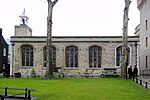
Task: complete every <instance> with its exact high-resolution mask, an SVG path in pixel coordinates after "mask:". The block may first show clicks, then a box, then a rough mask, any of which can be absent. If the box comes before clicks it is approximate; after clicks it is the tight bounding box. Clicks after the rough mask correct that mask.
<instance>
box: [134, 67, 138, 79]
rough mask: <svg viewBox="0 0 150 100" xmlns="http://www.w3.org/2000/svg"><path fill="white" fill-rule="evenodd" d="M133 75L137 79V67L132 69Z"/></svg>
mask: <svg viewBox="0 0 150 100" xmlns="http://www.w3.org/2000/svg"><path fill="white" fill-rule="evenodd" d="M133 74H134V77H137V74H138V69H137V67H135V68H134V70H133Z"/></svg>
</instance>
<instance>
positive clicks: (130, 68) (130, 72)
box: [128, 66, 132, 79]
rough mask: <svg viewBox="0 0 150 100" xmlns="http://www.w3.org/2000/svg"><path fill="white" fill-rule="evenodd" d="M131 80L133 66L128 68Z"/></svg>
mask: <svg viewBox="0 0 150 100" xmlns="http://www.w3.org/2000/svg"><path fill="white" fill-rule="evenodd" d="M128 74H129V79H131V78H132V66H130V67H129V68H128Z"/></svg>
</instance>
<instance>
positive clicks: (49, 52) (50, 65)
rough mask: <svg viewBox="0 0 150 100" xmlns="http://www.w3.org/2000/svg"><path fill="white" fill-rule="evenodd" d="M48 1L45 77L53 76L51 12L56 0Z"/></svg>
mask: <svg viewBox="0 0 150 100" xmlns="http://www.w3.org/2000/svg"><path fill="white" fill-rule="evenodd" d="M47 2H48V16H47V60H46V61H47V68H46V74H45V78H46V79H49V78H53V77H54V75H53V61H52V24H53V23H52V13H53V7H54V5H55V4H56V3H57V2H58V0H53V1H52V0H47Z"/></svg>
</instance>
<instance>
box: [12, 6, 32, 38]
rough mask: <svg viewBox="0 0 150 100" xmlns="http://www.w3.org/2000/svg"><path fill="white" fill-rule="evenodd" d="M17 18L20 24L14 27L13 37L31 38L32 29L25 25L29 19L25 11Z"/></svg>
mask: <svg viewBox="0 0 150 100" xmlns="http://www.w3.org/2000/svg"><path fill="white" fill-rule="evenodd" d="M19 17H20V18H21V23H20V25H15V36H32V29H31V28H30V27H29V26H28V25H27V23H28V19H29V18H28V17H27V16H26V15H25V9H24V11H23V13H22V15H20V16H19Z"/></svg>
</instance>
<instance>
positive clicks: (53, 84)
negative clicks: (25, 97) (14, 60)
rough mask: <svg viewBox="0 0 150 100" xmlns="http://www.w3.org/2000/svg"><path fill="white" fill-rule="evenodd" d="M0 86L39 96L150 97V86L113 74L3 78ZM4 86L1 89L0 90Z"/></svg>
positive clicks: (53, 99) (85, 99)
mask: <svg viewBox="0 0 150 100" xmlns="http://www.w3.org/2000/svg"><path fill="white" fill-rule="evenodd" d="M0 87H10V88H29V89H35V90H37V91H36V92H33V93H32V94H31V95H32V96H36V97H38V100H149V99H150V90H148V89H145V88H143V87H142V86H140V85H138V84H136V83H134V82H133V81H131V80H121V79H113V78H112V79H111V78H79V79H78V78H75V79H66V78H64V79H51V80H43V79H36V78H35V79H23V78H21V79H15V78H12V79H11V78H8V79H7V78H0ZM3 93H4V90H1V89H0V94H3Z"/></svg>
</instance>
